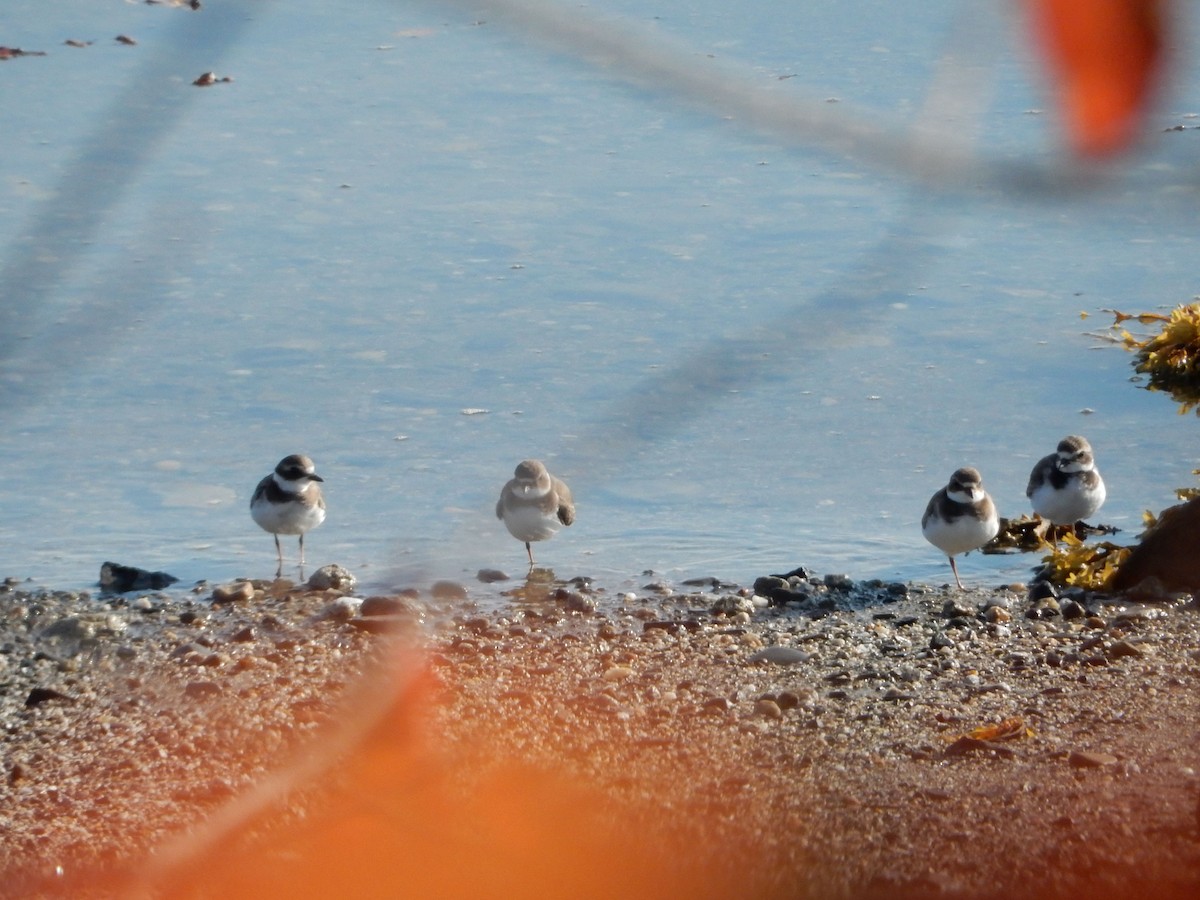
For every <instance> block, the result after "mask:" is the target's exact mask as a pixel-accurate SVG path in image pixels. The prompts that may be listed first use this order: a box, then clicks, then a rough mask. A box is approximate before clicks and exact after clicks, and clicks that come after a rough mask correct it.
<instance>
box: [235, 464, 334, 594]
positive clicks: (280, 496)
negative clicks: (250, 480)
mask: <svg viewBox="0 0 1200 900" xmlns="http://www.w3.org/2000/svg"><path fill="white" fill-rule="evenodd" d="M324 480H325V479H323V478H322V477H321V476H320V475H318V474H317V471H316V467H315V466H314V465H313V461H312V460H311V459H309V458H308V457H307V456H301V455H300V454H298V453H297V454H293V455H291V456H285V457H284V458H283V459H281V460H280V461H279V465H277V466H276V467H275V471H274V472H272V473H271V474H270V475H268V476H267V477H266V478H264V479H263V480H262V481H260V482H259V483H258V487H257V488H255V490H254V496H253V497H252V498H251V499H250V515H251V516H253V517H254V521H255V522H257V523H258V524H259V527H261V528H262V529H263V530H264V531H269V532H270V533H271V534H273V535H274V536H275V552H276V553H277V554H278V555H279V569H278V570H277V572H276V575H277V576H278V575H279V574H280V573H282V572H283V548H282V547H281V546H280V545H279V536H280V535H281V534H298V535H300V566H301V567H303V566H304V533H305V532H307V531H311V530H312V529H314V528H316V527H317V526H318V525H320V524H321V523H322V522H324V521H325V498H324V497H323V496H322V495H321V485H320V483H319V482H323V481H324Z"/></svg>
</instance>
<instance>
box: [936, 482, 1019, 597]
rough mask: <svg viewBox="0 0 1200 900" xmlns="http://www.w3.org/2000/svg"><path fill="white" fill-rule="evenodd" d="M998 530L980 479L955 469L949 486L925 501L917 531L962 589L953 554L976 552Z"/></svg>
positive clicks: (991, 504)
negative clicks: (938, 552) (945, 561)
mask: <svg viewBox="0 0 1200 900" xmlns="http://www.w3.org/2000/svg"><path fill="white" fill-rule="evenodd" d="M999 531H1000V519H999V517H998V516H997V515H996V505H995V504H994V503H992V498H991V497H989V496H988V494H987V491H985V490H984V489H983V479H982V478H981V477H980V475H979V471H978V470H977V469H972V468H969V467H966V468H962V469H959V470H958V471H957V472H955V473H954V474H953V475H951V476H950V483H949V484H947V485H946V486H945V487H944V488H942V489H941V490H940V491H938V492H937V493H936V494H934V495H933V496H932V497H930V498H929V505H928V506H926V507H925V515H923V516H922V517H921V532H922V533H923V534H924V535H925V540H927V541H929V543H931V544H933V546H935V547H937V548H938V549H939V550H941V551H942V552H943V553H945V554H946V556H947V557H949V559H950V570H951V571H952V572H953V573H954V580H955V581H956V582H957V583H958V587H959V589H960V590H962V587H963V583H962V579H961V578H959V577H958V566H957V565H956V564H955V562H954V555H955V554H956V553H968V552H970V551H971V550H978V549H979V548H980V547H982V546H983V545H984V544H986V543H987V542H988V541H990V540H991V539H992V538H994V537H995V536H996V534H997V532H999Z"/></svg>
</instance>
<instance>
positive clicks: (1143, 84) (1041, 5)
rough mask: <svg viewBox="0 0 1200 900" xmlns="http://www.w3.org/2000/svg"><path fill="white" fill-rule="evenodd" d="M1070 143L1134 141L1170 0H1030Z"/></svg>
mask: <svg viewBox="0 0 1200 900" xmlns="http://www.w3.org/2000/svg"><path fill="white" fill-rule="evenodd" d="M1026 2H1027V4H1028V7H1029V10H1030V16H1031V19H1032V22H1033V27H1034V30H1035V31H1036V33H1037V39H1038V42H1039V44H1040V45H1041V48H1042V52H1043V53H1044V54H1045V56H1046V57H1047V58H1048V60H1049V63H1050V66H1051V70H1052V73H1053V78H1054V82H1055V89H1056V90H1057V92H1058V95H1059V100H1060V102H1061V104H1062V107H1063V111H1064V114H1065V116H1066V123H1067V132H1068V136H1069V139H1070V142H1071V145H1072V147H1073V148H1074V149H1075V151H1076V152H1077V153H1078V154H1080V155H1081V156H1092V157H1099V156H1108V155H1112V154H1113V153H1116V152H1119V151H1121V150H1124V149H1127V148H1128V147H1129V146H1130V144H1131V143H1133V141H1134V139H1135V137H1136V135H1137V128H1138V124H1139V122H1140V121H1141V118H1142V115H1143V114H1144V112H1145V111H1146V109H1147V107H1148V106H1149V104H1150V101H1151V98H1152V95H1153V93H1154V90H1155V88H1156V87H1157V85H1158V82H1159V80H1160V76H1161V72H1162V69H1163V57H1164V51H1163V36H1164V34H1165V31H1166V24H1167V23H1166V19H1167V2H1166V0H1026Z"/></svg>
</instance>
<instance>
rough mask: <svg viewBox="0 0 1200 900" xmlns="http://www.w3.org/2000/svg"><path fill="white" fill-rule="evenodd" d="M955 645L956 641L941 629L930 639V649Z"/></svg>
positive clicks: (940, 648)
mask: <svg viewBox="0 0 1200 900" xmlns="http://www.w3.org/2000/svg"><path fill="white" fill-rule="evenodd" d="M953 646H954V641H953V640H952V639H951V638H949V637H947V636H946V635H945V634H944V633H943V632H941V631H939V632H937V633H936V634H934V636H933V637H931V638H930V639H929V649H931V650H942V649H946V648H949V647H953Z"/></svg>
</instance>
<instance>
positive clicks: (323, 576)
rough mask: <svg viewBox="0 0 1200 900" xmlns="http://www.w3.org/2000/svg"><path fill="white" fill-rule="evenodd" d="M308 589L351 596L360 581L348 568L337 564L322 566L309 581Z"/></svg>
mask: <svg viewBox="0 0 1200 900" xmlns="http://www.w3.org/2000/svg"><path fill="white" fill-rule="evenodd" d="M307 584H308V587H309V589H310V590H314V591H341V592H342V593H344V594H351V593H353V592H354V588H355V587H357V585H358V579H357V578H355V577H354V574H353V573H352V572H351V571H350V570H349V569H347V568H345V567H343V566H339V565H337V564H336V563H335V564H331V565H328V566H321V568H319V569H317V571H315V572H313V573H312V575H311V576H309V579H308V582H307Z"/></svg>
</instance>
